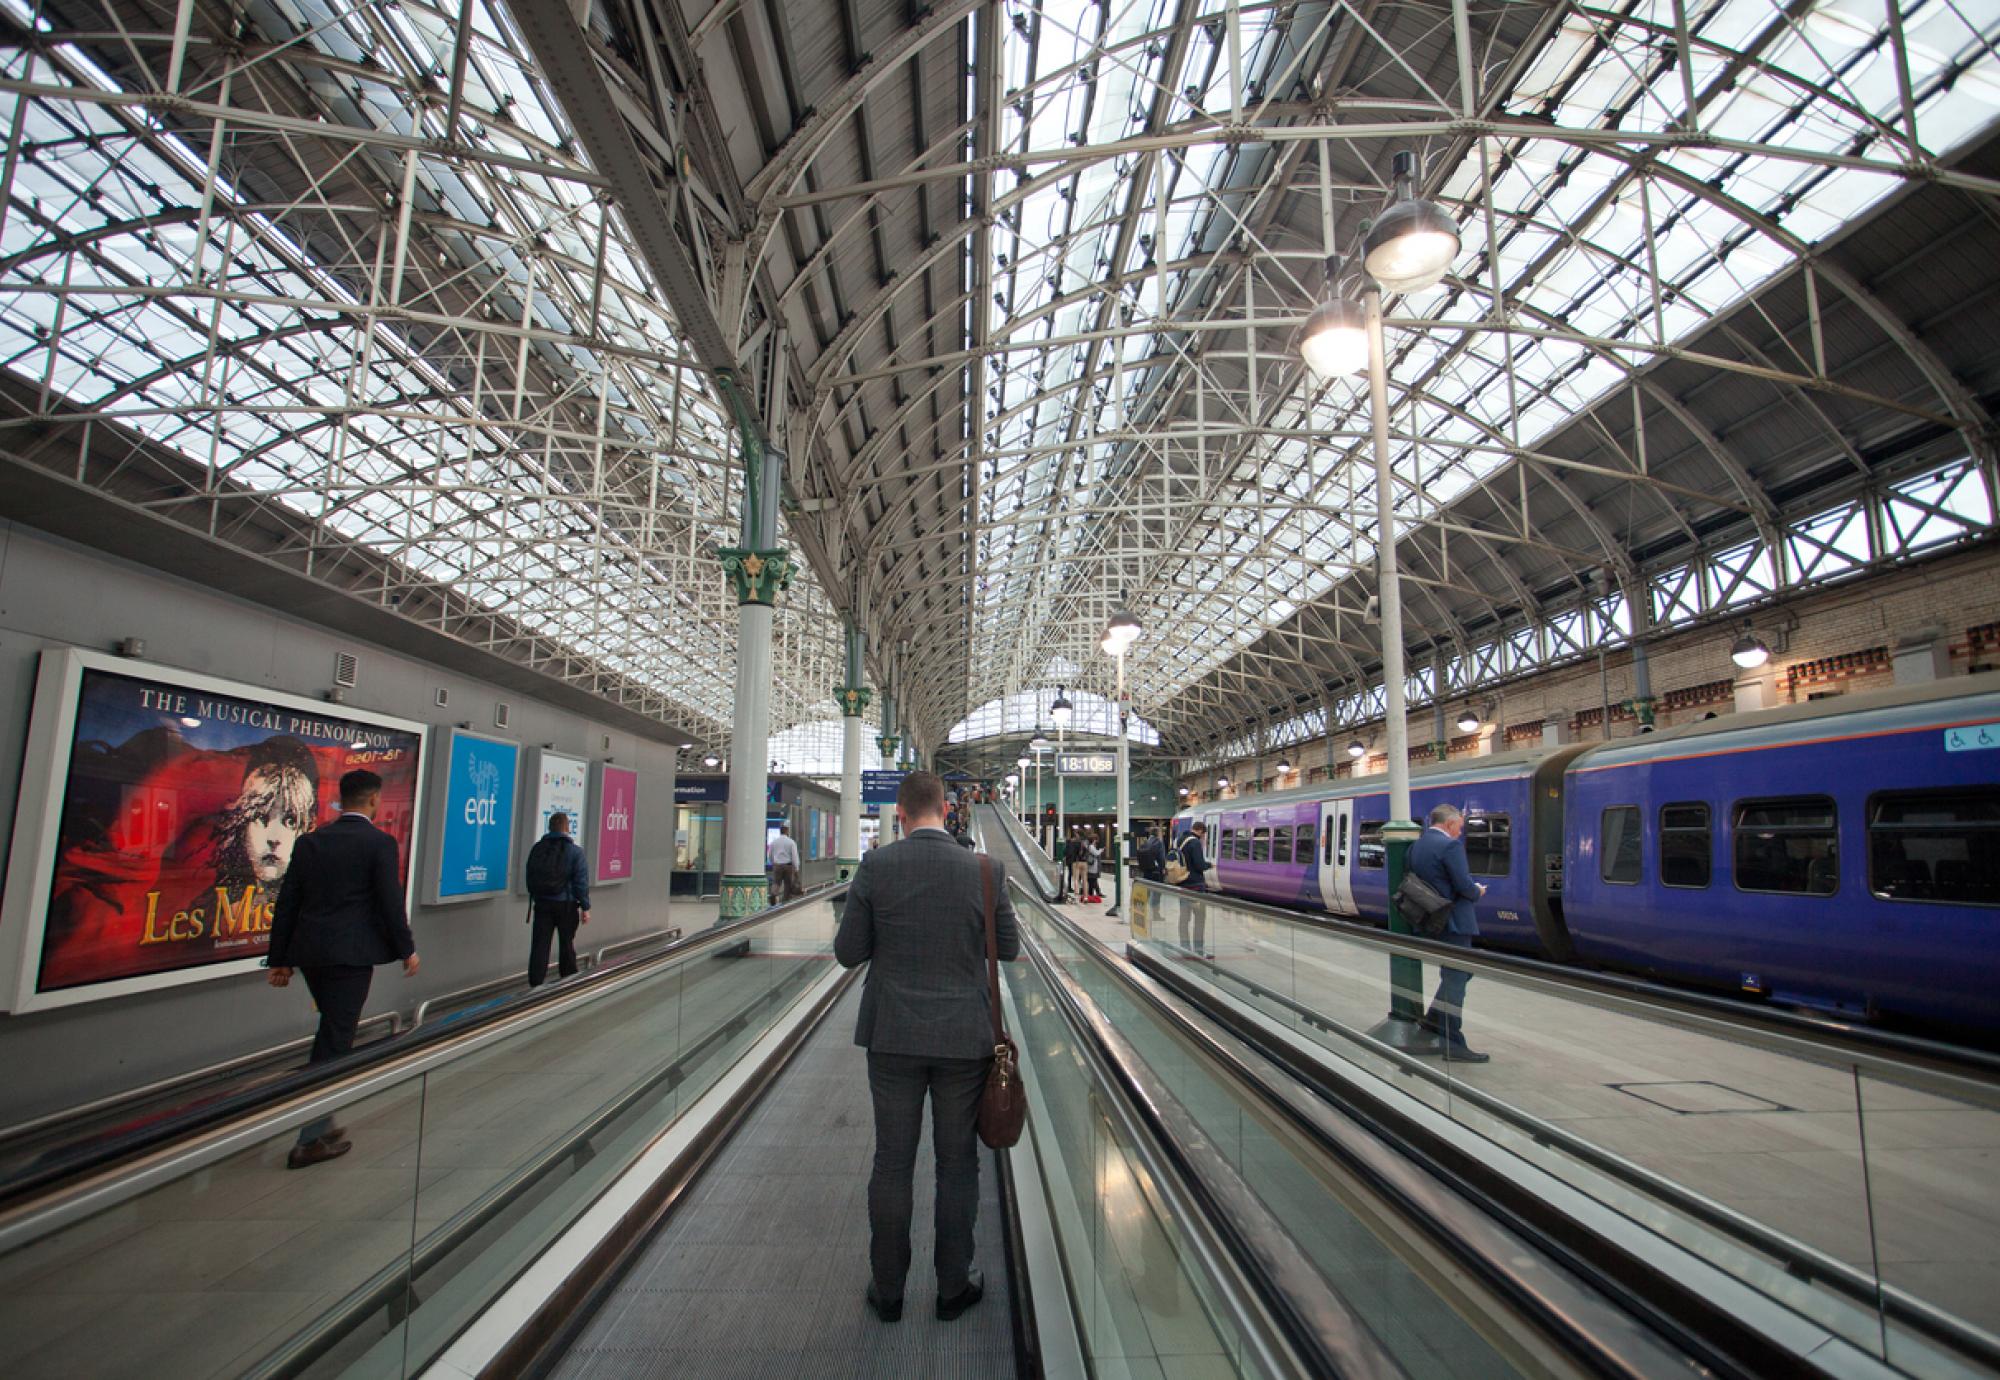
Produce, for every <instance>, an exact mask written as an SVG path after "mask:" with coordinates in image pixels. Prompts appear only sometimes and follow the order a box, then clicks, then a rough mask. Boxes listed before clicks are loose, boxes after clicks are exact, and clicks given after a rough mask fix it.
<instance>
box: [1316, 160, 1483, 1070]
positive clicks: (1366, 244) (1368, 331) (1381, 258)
mask: <svg viewBox="0 0 2000 1380" xmlns="http://www.w3.org/2000/svg"><path fill="white" fill-rule="evenodd" d="M1393 171H1394V177H1395V192H1394V195H1393V198H1392V201H1391V204H1390V205H1389V207H1388V208H1387V209H1385V210H1384V211H1383V213H1382V214H1381V215H1380V216H1379V217H1377V218H1376V220H1375V222H1374V224H1373V225H1371V226H1370V227H1369V228H1368V230H1367V231H1366V233H1365V234H1364V236H1363V239H1362V267H1363V269H1364V270H1365V275H1366V276H1365V277H1364V278H1363V287H1362V292H1361V310H1360V311H1359V312H1358V313H1357V312H1356V311H1355V310H1354V308H1353V304H1352V303H1350V302H1346V301H1343V300H1340V299H1338V298H1335V299H1333V300H1330V301H1328V302H1326V303H1323V304H1322V305H1321V306H1320V307H1319V308H1317V309H1316V310H1315V311H1314V312H1313V314H1312V316H1311V317H1310V318H1309V319H1308V320H1307V323H1306V332H1305V336H1304V338H1303V339H1302V340H1301V342H1300V347H1299V352H1300V354H1301V355H1302V356H1303V357H1304V359H1305V362H1306V364H1307V366H1308V367H1309V368H1311V369H1312V370H1313V371H1314V372H1315V373H1317V374H1319V375H1320V376H1322V377H1326V376H1329V375H1332V374H1336V373H1353V372H1355V371H1356V370H1357V369H1358V368H1360V367H1363V366H1364V365H1365V367H1366V369H1367V371H1368V409H1369V413H1370V417H1369V421H1370V424H1371V431H1372V436H1373V442H1374V452H1375V558H1376V569H1377V574H1376V583H1377V585H1378V586H1380V588H1379V590H1378V598H1379V600H1380V618H1381V627H1382V690H1383V700H1384V704H1383V711H1384V717H1385V718H1386V719H1387V723H1386V725H1385V728H1386V730H1387V737H1388V751H1389V822H1388V823H1386V824H1384V825H1383V826H1382V843H1383V847H1384V849H1385V851H1386V852H1387V854H1388V857H1387V859H1386V861H1387V863H1388V883H1389V895H1390V896H1391V897H1392V898H1393V897H1394V896H1395V894H1396V889H1397V888H1398V887H1400V886H1401V885H1402V882H1403V865H1404V859H1405V857H1406V856H1407V855H1408V853H1409V849H1410V844H1411V843H1413V842H1414V841H1415V840H1416V838H1417V836H1418V835H1419V834H1420V833H1421V832H1422V830H1421V829H1420V827H1419V826H1418V824H1417V823H1416V821H1415V820H1414V819H1412V818H1411V817H1410V816H1411V809H1410V726H1409V722H1408V719H1407V717H1406V715H1407V709H1406V707H1405V705H1404V702H1403V598H1402V587H1401V585H1400V584H1399V583H1398V581H1397V573H1396V512H1395V497H1396V494H1395V483H1394V479H1393V476H1392V474H1391V471H1390V464H1389V366H1388V356H1387V351H1386V350H1385V348H1384V345H1383V340H1382V292H1383V290H1384V289H1385V288H1386V289H1387V290H1389V291H1391V292H1419V291H1422V290H1423V289H1424V288H1427V287H1430V286H1431V285H1432V284H1434V283H1436V282H1438V281H1439V280H1440V279H1442V278H1443V277H1444V275H1445V273H1446V271H1447V270H1448V269H1449V268H1450V267H1451V261H1452V260H1453V259H1455V258H1456V257H1458V250H1459V239H1458V226H1457V224H1456V222H1454V221H1453V220H1452V219H1451V217H1450V216H1449V215H1447V214H1446V213H1445V212H1444V211H1443V210H1442V209H1441V208H1440V207H1438V206H1435V205H1433V204H1432V203H1430V202H1427V201H1421V200H1418V199H1417V197H1416V195H1415V192H1414V183H1415V178H1416V159H1415V158H1414V156H1413V155H1411V154H1409V153H1398V154H1396V155H1395V158H1394V163H1393ZM1334 286H1335V284H1334V283H1332V282H1330V283H1329V288H1330V289H1331V288H1333V287H1334ZM1357 317H1359V320H1358V321H1357V319H1356V318H1357ZM1357 325H1358V326H1359V328H1360V329H1359V331H1358V332H1357V330H1356V327H1357ZM1357 337H1358V338H1357ZM1389 928H1390V929H1391V930H1392V931H1394V932H1395V933H1398V934H1408V933H1409V931H1410V927H1409V924H1408V922H1407V921H1405V920H1404V919H1403V917H1402V916H1401V915H1400V914H1398V913H1397V909H1396V905H1395V902H1394V900H1393V899H1392V900H1391V901H1390V903H1389ZM1423 1008H1424V972H1423V964H1421V963H1420V962H1418V961H1417V960H1416V959H1414V958H1407V957H1404V956H1403V955H1400V954H1397V955H1393V956H1391V958H1390V959H1389V1015H1388V1018H1387V1019H1386V1020H1384V1021H1383V1022H1382V1023H1381V1024H1380V1025H1378V1026H1377V1027H1376V1028H1375V1029H1374V1030H1372V1031H1370V1032H1369V1033H1370V1034H1371V1035H1373V1036H1374V1037H1375V1038H1376V1039H1378V1040H1381V1041H1383V1042H1384V1043H1385V1044H1388V1045H1391V1046H1393V1047H1396V1048H1399V1049H1419V1050H1429V1049H1435V1048H1436V1047H1437V1045H1438V1037H1437V1036H1436V1035H1435V1034H1434V1033H1433V1032H1431V1031H1429V1030H1427V1029H1425V1028H1424V1026H1423V1024H1422V1021H1423Z"/></svg>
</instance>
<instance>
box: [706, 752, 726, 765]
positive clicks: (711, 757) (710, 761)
mask: <svg viewBox="0 0 2000 1380" xmlns="http://www.w3.org/2000/svg"><path fill="white" fill-rule="evenodd" d="M701 764H702V765H703V766H704V767H719V766H721V765H722V759H721V758H720V757H717V756H716V755H715V754H714V753H712V752H711V753H709V754H708V756H706V757H704V758H702V759H701Z"/></svg>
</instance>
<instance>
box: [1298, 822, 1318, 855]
mask: <svg viewBox="0 0 2000 1380" xmlns="http://www.w3.org/2000/svg"><path fill="white" fill-rule="evenodd" d="M1317 832H1318V826H1317V825H1313V824H1301V825H1300V826H1299V834H1298V843H1297V845H1296V851H1294V852H1293V854H1292V860H1293V861H1294V862H1302V863H1309V862H1311V861H1312V860H1313V849H1314V848H1316V847H1317V846H1318V845H1317V843H1316V842H1315V841H1314V835H1315V834H1316V833H1317Z"/></svg>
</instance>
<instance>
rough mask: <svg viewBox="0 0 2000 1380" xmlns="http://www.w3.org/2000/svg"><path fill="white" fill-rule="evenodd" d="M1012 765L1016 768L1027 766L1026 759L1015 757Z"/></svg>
mask: <svg viewBox="0 0 2000 1380" xmlns="http://www.w3.org/2000/svg"><path fill="white" fill-rule="evenodd" d="M1014 765H1015V766H1017V767H1025V766H1027V765H1028V759H1027V758H1025V757H1016V758H1015V759H1014Z"/></svg>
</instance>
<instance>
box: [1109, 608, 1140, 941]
mask: <svg viewBox="0 0 2000 1380" xmlns="http://www.w3.org/2000/svg"><path fill="white" fill-rule="evenodd" d="M1138 640H1139V620H1138V619H1137V618H1135V617H1133V616H1132V610H1131V607H1130V606H1129V605H1126V604H1122V603H1121V605H1120V607H1119V609H1118V611H1117V612H1116V613H1114V614H1112V615H1111V618H1110V621H1108V622H1107V623H1106V624H1105V625H1104V640H1103V642H1102V643H1100V644H1099V645H1100V646H1101V647H1102V648H1103V650H1105V651H1107V652H1109V653H1110V654H1111V656H1112V657H1113V659H1115V660H1116V661H1117V663H1118V714H1117V717H1116V718H1115V719H1114V720H1113V722H1112V726H1113V728H1115V729H1116V730H1117V733H1118V826H1117V832H1116V834H1115V835H1114V836H1113V838H1112V841H1111V847H1112V850H1113V852H1114V855H1115V860H1116V862H1117V864H1118V867H1117V871H1116V872H1114V873H1113V874H1112V878H1111V904H1110V906H1109V907H1107V908H1106V910H1105V912H1104V913H1105V915H1106V916H1115V915H1117V914H1118V913H1119V909H1120V908H1121V907H1122V906H1123V905H1124V904H1125V854H1126V852H1127V845H1128V843H1129V835H1130V834H1131V832H1132V739H1131V736H1130V734H1129V733H1128V732H1127V731H1126V730H1127V718H1128V713H1127V707H1126V703H1125V653H1126V652H1128V651H1130V650H1131V648H1132V644H1133V643H1134V642H1137V641H1138Z"/></svg>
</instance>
